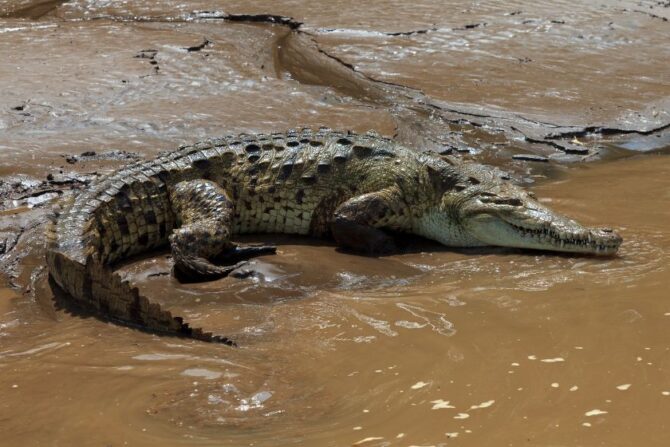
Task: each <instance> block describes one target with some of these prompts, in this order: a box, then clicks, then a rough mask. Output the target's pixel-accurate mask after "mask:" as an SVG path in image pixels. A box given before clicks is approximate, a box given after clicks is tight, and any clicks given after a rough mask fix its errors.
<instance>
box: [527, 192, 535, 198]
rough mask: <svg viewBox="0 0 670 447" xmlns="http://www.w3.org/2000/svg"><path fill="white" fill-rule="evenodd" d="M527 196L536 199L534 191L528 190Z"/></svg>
mask: <svg viewBox="0 0 670 447" xmlns="http://www.w3.org/2000/svg"><path fill="white" fill-rule="evenodd" d="M528 197H530V198H531V199H537V196H536V195H535V193H534V192H530V191H529V192H528Z"/></svg>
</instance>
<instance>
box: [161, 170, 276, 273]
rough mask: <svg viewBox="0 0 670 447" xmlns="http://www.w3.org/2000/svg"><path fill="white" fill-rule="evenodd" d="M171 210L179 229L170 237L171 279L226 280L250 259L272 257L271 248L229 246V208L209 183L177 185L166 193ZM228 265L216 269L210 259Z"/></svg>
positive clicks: (223, 195) (222, 193)
mask: <svg viewBox="0 0 670 447" xmlns="http://www.w3.org/2000/svg"><path fill="white" fill-rule="evenodd" d="M170 202H171V204H172V209H173V211H174V212H175V214H176V215H177V217H178V220H179V221H181V226H180V227H179V228H177V229H176V230H175V231H174V232H173V233H172V234H171V235H170V247H171V249H172V257H173V259H174V271H175V276H177V277H178V278H179V279H185V280H189V281H192V280H203V279H208V278H213V277H220V276H226V275H228V274H229V273H231V272H233V271H234V270H236V269H238V268H239V267H241V266H242V265H243V264H244V261H240V260H241V259H243V258H248V257H251V256H256V255H261V254H267V253H274V252H275V250H276V248H275V247H274V246H245V247H240V246H237V245H236V244H234V243H233V242H231V240H230V236H231V220H232V216H233V204H232V202H231V201H230V200H229V199H228V196H227V195H226V192H225V191H224V190H223V188H221V187H220V186H219V185H217V184H216V183H214V182H212V181H209V180H190V181H183V182H180V183H177V184H176V185H175V186H174V188H172V189H171V191H170ZM215 258H216V259H217V261H222V262H228V263H229V264H230V265H223V266H221V265H216V264H214V263H212V259H215Z"/></svg>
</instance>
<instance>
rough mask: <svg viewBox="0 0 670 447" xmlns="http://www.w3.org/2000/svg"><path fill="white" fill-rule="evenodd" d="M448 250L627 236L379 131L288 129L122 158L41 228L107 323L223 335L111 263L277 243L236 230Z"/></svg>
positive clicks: (370, 247)
mask: <svg viewBox="0 0 670 447" xmlns="http://www.w3.org/2000/svg"><path fill="white" fill-rule="evenodd" d="M403 232H404V233H412V234H416V235H419V236H423V237H425V238H428V239H432V240H435V241H437V242H439V243H441V244H443V245H445V246H450V247H478V246H505V247H517V248H523V249H537V250H549V251H558V252H568V253H581V254H593V255H605V256H611V255H614V254H615V253H616V252H617V250H618V248H619V245H620V244H621V242H622V239H621V237H620V236H619V235H618V234H617V233H616V232H614V231H613V230H611V229H608V228H589V227H585V226H583V225H580V224H579V223H577V222H575V221H574V220H571V219H569V218H567V217H564V216H562V215H560V214H557V213H555V212H553V211H551V210H549V209H548V208H546V207H545V206H544V205H542V204H541V203H540V202H539V201H538V200H537V199H536V198H535V196H534V195H533V194H532V193H531V192H528V191H526V190H524V189H522V188H521V187H519V186H517V185H516V184H514V183H513V182H512V181H511V180H510V178H509V177H508V176H507V175H506V174H505V173H504V172H503V171H501V170H499V169H497V168H492V167H487V166H484V165H480V164H476V163H473V162H466V161H462V160H460V159H458V158H455V157H451V156H442V155H438V154H435V153H425V152H423V153H422V152H418V151H415V150H411V149H409V148H406V147H403V146H402V145H400V144H398V143H396V142H394V141H393V140H390V139H387V138H383V137H381V136H379V135H378V134H376V133H374V132H368V133H366V134H355V133H352V132H343V131H333V130H330V129H326V128H322V129H318V130H311V129H296V130H291V131H288V132H284V133H273V134H257V135H247V134H242V135H230V136H225V137H222V138H215V139H209V140H206V141H201V142H198V143H196V144H193V145H186V146H181V147H180V148H179V149H178V150H176V151H174V152H170V153H165V154H163V155H161V156H159V157H157V158H155V159H153V160H148V161H140V162H135V163H133V164H130V165H128V166H126V167H124V168H122V169H120V170H118V171H116V172H114V173H112V174H110V175H108V176H106V177H103V178H101V179H100V180H98V181H97V182H95V183H94V184H92V185H91V186H90V187H89V188H88V189H86V190H84V191H82V192H80V193H79V194H78V195H76V196H74V197H71V198H70V199H69V200H68V201H67V202H66V203H63V204H62V205H61V210H60V212H58V213H55V216H54V221H53V222H52V224H51V225H50V226H49V230H48V232H47V265H48V270H49V273H50V278H51V279H52V280H53V282H52V284H53V283H55V284H54V286H55V287H58V288H60V289H62V290H63V291H64V292H66V294H67V295H68V296H69V297H71V298H73V299H74V302H75V303H79V304H81V305H84V306H86V307H89V308H92V309H93V310H94V311H96V312H99V314H100V315H101V316H102V317H104V318H107V319H110V320H113V321H117V322H119V323H122V324H125V325H130V326H136V327H139V328H142V329H145V330H149V331H153V332H161V333H169V334H173V335H181V336H186V337H191V338H194V339H198V340H204V341H213V342H223V343H228V344H231V343H233V342H232V340H230V339H229V338H227V337H225V336H221V335H214V334H212V333H210V332H206V331H204V330H203V329H201V328H195V327H191V326H190V325H189V323H187V322H185V321H184V320H183V318H181V317H179V316H173V315H172V314H171V312H169V311H167V310H164V309H162V308H161V306H160V305H159V304H158V303H155V302H152V301H151V300H150V299H149V298H147V297H146V296H144V295H142V294H141V293H140V292H139V290H138V289H137V288H136V287H133V286H131V284H130V283H129V282H128V281H126V280H124V279H123V278H122V277H121V276H120V275H119V274H118V273H117V272H115V271H114V266H115V264H117V263H118V262H120V261H122V260H124V259H127V258H128V257H130V256H133V255H137V254H139V253H144V252H147V251H149V250H153V249H157V248H159V247H163V246H168V245H169V246H170V248H171V252H172V257H173V262H174V267H173V273H174V274H175V275H176V276H178V277H182V278H186V279H207V278H213V277H217V276H223V275H226V274H228V273H230V272H231V271H233V269H235V268H236V267H239V266H240V265H241V263H243V262H244V260H240V259H243V258H244V257H245V256H246V257H248V256H254V255H257V254H262V253H271V252H273V251H274V248H275V247H274V246H254V245H246V246H244V245H237V244H235V243H233V242H232V241H231V237H233V236H234V235H239V234H245V233H285V234H298V235H311V236H315V237H328V236H330V237H332V238H333V239H334V240H335V242H336V243H337V245H338V246H339V247H341V248H342V249H345V250H351V251H354V252H359V253H362V254H367V255H373V256H379V255H385V254H389V253H393V252H394V251H396V239H394V234H396V233H403Z"/></svg>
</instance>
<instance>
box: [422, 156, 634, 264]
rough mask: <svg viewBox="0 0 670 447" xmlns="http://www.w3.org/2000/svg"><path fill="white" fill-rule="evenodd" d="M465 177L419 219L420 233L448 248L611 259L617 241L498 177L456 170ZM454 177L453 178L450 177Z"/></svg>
mask: <svg viewBox="0 0 670 447" xmlns="http://www.w3.org/2000/svg"><path fill="white" fill-rule="evenodd" d="M461 168H462V170H463V172H465V174H466V175H465V176H462V177H461V178H460V179H459V181H458V182H457V183H456V184H453V183H452V187H451V188H449V189H448V190H447V191H446V192H444V193H443V194H442V196H441V201H440V203H439V205H438V206H437V207H435V208H433V209H432V210H430V211H429V212H428V213H427V214H426V215H425V216H424V217H422V218H421V219H419V222H418V227H419V228H418V229H419V231H418V232H419V233H420V234H423V235H424V236H427V237H429V238H431V239H434V240H437V241H439V242H441V243H443V244H444V245H448V246H461V247H473V246H504V247H516V248H528V249H536V250H550V251H560V252H568V253H583V254H594V255H605V256H607V255H613V254H615V253H616V252H617V250H618V248H619V245H621V242H622V239H621V237H620V236H619V235H618V234H617V233H616V232H614V231H613V230H611V229H609V228H590V227H586V226H584V225H581V224H579V223H577V222H576V221H574V220H572V219H570V218H568V217H566V216H563V215H561V214H558V213H556V212H554V211H552V210H550V209H549V208H547V207H545V206H544V205H542V204H541V203H539V202H538V201H537V200H536V198H535V196H534V194H533V193H530V192H527V191H525V190H524V189H522V188H520V187H519V186H516V185H515V184H513V183H512V182H510V181H508V178H507V177H506V176H505V174H504V173H503V172H501V171H500V170H498V169H495V168H489V167H485V166H482V165H477V164H463V165H461ZM452 178H453V177H452Z"/></svg>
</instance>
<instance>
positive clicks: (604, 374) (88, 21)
mask: <svg viewBox="0 0 670 447" xmlns="http://www.w3.org/2000/svg"><path fill="white" fill-rule="evenodd" d="M220 8H221V4H220V2H211V1H208V0H198V1H194V2H188V3H176V2H173V1H172V0H159V1H152V2H138V1H127V2H91V1H77V0H75V1H69V2H38V1H23V0H17V1H11V2H5V3H3V4H2V5H0V59H2V60H3V62H4V63H3V64H2V65H0V90H2V92H3V94H2V95H0V269H1V271H2V273H3V275H2V283H1V285H2V288H0V389H2V390H3V391H2V396H3V399H2V400H0V432H2V436H3V438H2V442H0V443H7V444H8V445H53V444H62V445H117V444H123V443H127V444H129V445H147V446H149V445H156V444H158V443H160V444H162V445H217V446H220V445H230V446H239V445H261V446H264V445H267V446H271V445H277V443H280V444H282V445H328V446H331V445H332V446H339V445H363V446H387V445H435V446H437V445H457V444H461V445H472V446H481V445H520V444H533V445H577V444H579V445H597V444H606V445H634V444H635V445H637V444H639V445H649V446H656V445H658V446H662V445H666V444H667V443H668V442H669V441H670V437H669V436H668V432H669V431H668V428H669V427H668V422H667V417H666V415H667V414H668V411H670V408H668V406H670V382H669V381H668V379H667V370H668V367H670V364H669V361H668V359H669V357H668V352H669V350H670V344H669V343H670V339H668V336H667V335H666V333H667V323H668V321H670V320H668V319H669V318H670V308H668V307H667V299H665V298H666V295H667V293H666V291H667V289H668V286H670V282H669V281H668V278H670V272H669V271H668V265H669V264H670V262H669V261H670V256H669V255H668V253H670V233H668V222H669V221H670V214H668V213H669V210H670V196H669V195H668V191H670V183H669V181H670V180H669V179H670V162H669V160H670V159H668V157H667V153H668V151H669V150H670V133H669V132H670V129H669V128H668V124H669V123H670V115H669V113H670V112H669V110H670V108H669V107H668V104H669V103H668V100H669V99H668V98H670V84H669V82H668V78H667V76H664V74H665V72H666V71H667V67H666V66H665V61H666V60H667V59H668V56H670V54H668V47H667V45H666V40H667V33H668V31H669V28H668V26H669V25H668V22H667V20H664V18H666V19H667V16H668V11H670V8H668V7H667V5H665V3H664V2H646V1H643V2H638V1H636V2H628V1H606V2H601V3H600V4H597V5H596V4H593V5H585V4H583V3H579V4H577V3H575V2H568V1H562V2H558V3H556V2H552V3H549V2H534V3H532V4H531V3H529V2H511V3H510V2H505V4H504V5H498V4H493V3H492V4H488V3H485V4H480V3H478V4H471V5H470V4H468V5H465V6H464V5H463V4H462V3H461V2H447V3H446V4H445V3H439V2H418V3H417V2H413V3H412V2H409V3H408V2H406V1H403V2H400V1H391V2H389V1H384V2H381V1H373V2H367V3H366V5H365V6H361V5H360V2H350V1H348V0H343V1H337V2H330V3H328V4H324V3H318V2H293V1H276V2H266V1H263V0H258V1H251V2H249V1H245V2H226V5H225V8H226V10H225V11H221V10H219V9H220ZM302 125H308V126H313V127H318V126H321V125H326V126H329V127H333V128H341V129H351V130H355V131H359V132H364V131H366V130H368V129H376V130H377V131H378V132H380V133H381V134H383V135H386V136H389V137H394V138H396V139H397V140H399V141H402V142H404V143H406V144H408V145H410V146H412V147H414V148H416V149H417V150H434V151H439V152H451V153H454V154H459V155H461V156H463V157H466V158H474V159H476V160H479V161H483V162H487V163H493V164H496V165H499V166H502V167H504V168H505V169H507V170H509V171H512V172H513V173H515V174H516V175H517V180H518V181H520V182H523V183H527V184H529V185H534V186H533V189H534V190H535V192H536V193H537V195H538V196H539V197H541V198H543V199H544V200H545V201H546V202H547V204H548V205H549V206H551V207H552V208H554V209H556V210H558V211H561V212H564V213H565V214H568V215H570V216H571V217H574V218H576V219H577V220H580V221H582V222H584V223H585V224H589V225H609V226H613V227H615V228H617V230H620V232H621V233H622V235H623V237H624V240H625V242H624V244H623V246H622V248H621V252H620V255H619V256H617V257H614V258H609V259H597V258H591V257H569V256H562V255H552V254H547V253H533V252H523V251H516V250H502V249H490V250H489V249H487V250H461V251H458V250H456V251H455V250H446V249H444V248H441V247H438V246H436V245H435V244H432V243H429V242H426V241H418V240H411V241H409V240H408V241H407V244H408V250H407V252H405V253H402V254H398V255H394V256H389V257H384V258H379V259H375V258H365V257H358V256H353V255H349V254H346V253H342V252H339V251H338V250H337V249H336V248H335V247H334V246H333V245H332V244H331V243H330V242H328V241H314V240H309V239H299V238H288V237H282V236H258V237H249V238H247V239H246V240H249V241H265V242H273V243H278V244H279V250H278V254H277V255H275V256H265V257H261V258H258V259H256V260H254V261H253V264H252V266H251V267H252V269H253V270H254V272H255V273H254V275H253V276H252V277H250V278H247V279H244V280H239V279H234V278H226V279H223V280H218V281H212V282H207V283H200V284H180V283H178V282H177V281H175V280H174V279H173V278H172V276H171V275H170V268H171V260H170V259H169V254H168V253H165V252H158V253H152V254H149V255H147V256H145V257H143V258H140V259H133V260H131V261H129V262H128V263H126V264H124V265H123V266H121V270H122V272H123V273H124V274H125V275H126V276H127V277H128V278H129V279H130V280H131V281H132V282H133V283H135V284H137V285H138V286H139V287H140V288H141V289H142V292H143V293H145V294H146V295H150V296H152V297H155V298H156V299H159V300H161V301H162V302H163V303H164V304H165V305H166V307H169V308H171V309H174V310H176V311H177V312H178V313H180V314H184V315H185V316H187V317H188V318H189V319H190V320H194V322H195V323H198V324H202V325H203V326H205V327H207V328H211V329H212V330H216V332H221V333H224V334H226V335H230V336H231V337H233V338H234V339H235V340H236V341H237V342H238V344H239V348H236V349H231V348H229V347H226V346H213V345H209V344H204V343H197V342H192V341H189V340H182V339H178V338H171V337H159V336H156V335H152V334H147V333H142V332H139V331H136V330H132V329H128V328H124V327H119V326H116V325H113V324H110V323H107V322H105V321H102V320H100V319H99V318H97V317H96V316H94V315H90V314H87V313H86V312H85V311H82V310H77V309H73V308H71V307H68V306H65V307H63V306H61V304H62V303H59V302H58V301H55V300H54V299H53V294H52V291H51V289H50V287H49V286H48V284H47V278H46V271H45V269H44V261H43V236H42V232H43V226H44V223H45V221H46V220H47V218H48V216H49V214H50V213H51V206H52V205H53V204H54V202H55V201H57V199H58V198H63V197H68V196H69V195H71V194H74V193H76V192H77V191H78V190H80V189H83V188H86V187H87V185H88V184H90V182H91V181H94V180H95V179H96V178H98V177H100V176H101V175H104V174H105V173H108V172H111V171H112V170H113V169H115V168H117V167H119V166H121V165H123V164H126V163H129V162H132V161H134V160H137V159H141V158H146V157H152V156H155V155H156V154H158V153H160V152H161V151H163V150H171V149H173V148H175V147H176V146H177V145H179V144H181V143H190V142H193V141H194V140H197V139H201V138H208V137H212V136H217V135H221V134H226V133H237V132H269V131H276V130H284V129H286V128H289V127H295V126H302ZM641 152H646V153H647V154H645V155H644V156H641V155H638V154H640V153H641ZM663 154H666V155H663ZM574 161H581V162H585V163H567V162H574ZM586 162H588V163H586Z"/></svg>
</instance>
